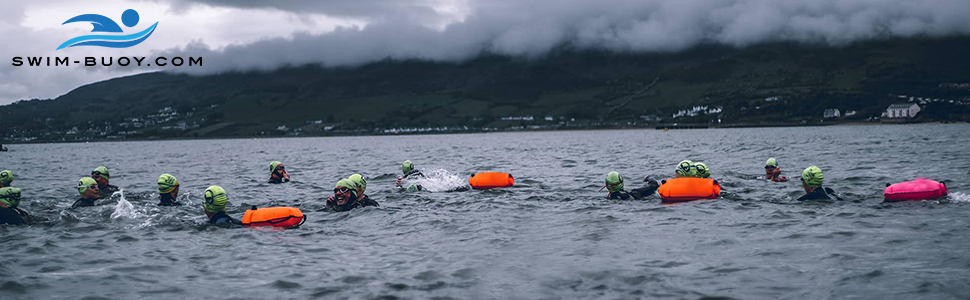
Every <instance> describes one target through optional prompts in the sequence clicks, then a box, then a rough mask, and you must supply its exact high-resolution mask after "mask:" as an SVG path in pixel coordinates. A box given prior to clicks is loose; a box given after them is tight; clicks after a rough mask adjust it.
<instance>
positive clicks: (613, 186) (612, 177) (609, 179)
mask: <svg viewBox="0 0 970 300" xmlns="http://www.w3.org/2000/svg"><path fill="white" fill-rule="evenodd" d="M606 189H607V190H608V191H610V193H612V192H616V191H620V190H623V176H620V173H617V172H616V171H613V172H610V173H609V174H606Z"/></svg>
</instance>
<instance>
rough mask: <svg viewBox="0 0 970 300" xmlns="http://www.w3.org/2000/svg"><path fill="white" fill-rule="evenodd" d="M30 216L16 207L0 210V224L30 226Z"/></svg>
mask: <svg viewBox="0 0 970 300" xmlns="http://www.w3.org/2000/svg"><path fill="white" fill-rule="evenodd" d="M30 223H31V222H30V215H28V214H27V212H25V211H23V210H21V209H19V208H16V207H2V208H0V224H10V225H21V224H30Z"/></svg>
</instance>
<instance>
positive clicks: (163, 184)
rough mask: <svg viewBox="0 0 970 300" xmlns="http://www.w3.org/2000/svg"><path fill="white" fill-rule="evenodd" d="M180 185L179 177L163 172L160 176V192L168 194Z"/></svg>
mask: <svg viewBox="0 0 970 300" xmlns="http://www.w3.org/2000/svg"><path fill="white" fill-rule="evenodd" d="M178 186H179V181H178V179H175V176H172V174H162V176H158V193H160V194H168V193H171V192H172V191H174V190H175V188H177V187H178Z"/></svg>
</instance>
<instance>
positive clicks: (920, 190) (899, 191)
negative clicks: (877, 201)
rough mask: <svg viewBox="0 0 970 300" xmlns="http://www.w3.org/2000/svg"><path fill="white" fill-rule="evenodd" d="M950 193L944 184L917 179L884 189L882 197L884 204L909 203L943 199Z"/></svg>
mask: <svg viewBox="0 0 970 300" xmlns="http://www.w3.org/2000/svg"><path fill="white" fill-rule="evenodd" d="M949 193H950V192H949V191H947V190H946V184H943V183H940V182H937V181H933V180H929V179H926V178H917V179H916V180H913V181H906V182H900V183H897V184H892V185H889V186H887V187H886V191H885V192H883V197H885V198H886V202H897V201H910V200H932V199H939V198H943V197H945V196H946V195H947V194H949Z"/></svg>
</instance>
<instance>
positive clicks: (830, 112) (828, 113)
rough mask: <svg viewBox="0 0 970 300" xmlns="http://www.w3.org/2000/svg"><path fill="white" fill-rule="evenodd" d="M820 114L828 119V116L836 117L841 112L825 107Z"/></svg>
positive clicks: (840, 114)
mask: <svg viewBox="0 0 970 300" xmlns="http://www.w3.org/2000/svg"><path fill="white" fill-rule="evenodd" d="M822 116H823V117H824V118H826V119H828V118H838V117H840V116H842V113H841V112H840V111H839V110H838V109H835V108H829V109H826V110H825V112H824V113H822Z"/></svg>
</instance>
